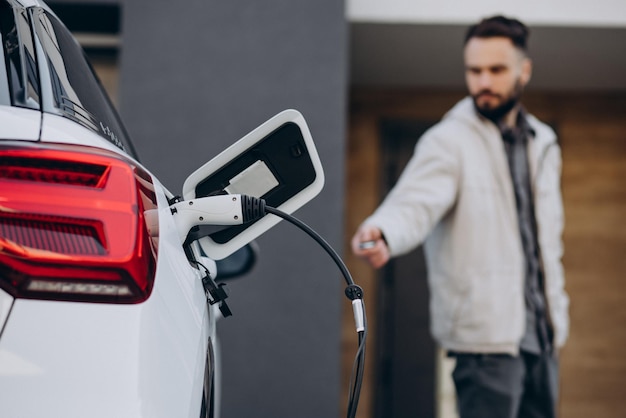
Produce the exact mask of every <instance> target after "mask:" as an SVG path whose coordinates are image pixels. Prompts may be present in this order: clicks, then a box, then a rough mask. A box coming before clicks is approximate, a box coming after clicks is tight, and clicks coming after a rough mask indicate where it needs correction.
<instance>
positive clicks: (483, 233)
mask: <svg viewBox="0 0 626 418" xmlns="http://www.w3.org/2000/svg"><path fill="white" fill-rule="evenodd" d="M527 37H528V29H527V28H526V26H524V24H522V23H521V22H519V21H517V20H514V19H508V18H505V17H502V16H496V17H492V18H488V19H484V20H483V21H481V22H480V23H478V24H477V25H474V26H472V27H470V28H469V30H468V32H467V35H466V39H465V47H464V61H465V78H466V83H467V87H468V90H469V94H470V97H467V98H465V99H463V100H461V101H460V102H459V103H457V104H456V105H455V106H454V107H453V108H452V109H451V110H450V111H449V112H448V113H447V114H446V115H445V116H444V118H443V119H442V120H441V121H440V122H439V123H438V124H437V125H435V126H434V127H433V128H431V129H430V130H429V131H427V132H426V133H425V134H424V136H423V137H422V138H421V139H420V141H419V142H418V145H417V147H416V150H415V153H414V155H413V157H412V158H411V161H410V162H409V163H408V164H407V167H406V168H405V170H404V172H403V173H402V175H401V177H400V179H399V180H398V183H397V184H396V185H395V187H394V188H393V189H392V191H391V192H390V193H389V195H388V196H387V197H386V199H385V200H384V202H383V203H382V204H381V206H380V207H379V208H378V209H377V210H376V211H375V212H374V214H373V215H371V216H370V217H369V218H367V219H366V220H365V221H364V222H363V224H362V225H361V226H360V227H359V229H358V231H357V232H356V233H355V235H354V237H353V239H352V249H353V251H354V253H355V254H356V255H358V256H360V257H363V258H364V259H366V260H367V261H368V262H369V263H370V264H371V265H372V266H373V267H375V268H379V267H381V266H383V265H384V264H385V263H387V261H388V260H389V258H390V257H394V256H397V255H401V254H404V253H407V252H409V251H410V250H412V249H414V248H415V247H416V246H418V245H419V244H421V243H422V242H424V243H425V245H424V248H425V255H426V261H427V265H428V272H429V273H428V275H429V277H428V280H429V288H430V297H431V303H430V309H431V331H432V333H433V336H434V337H435V339H436V340H437V342H438V343H439V344H440V345H441V346H442V347H443V348H444V349H445V350H447V352H448V353H449V355H451V356H455V357H456V366H455V369H454V372H453V379H454V383H455V387H456V391H457V399H458V407H459V412H460V416H461V418H472V417H480V418H486V417H497V418H508V417H511V418H513V417H516V418H517V417H524V418H526V417H531V418H532V417H554V416H556V402H557V394H558V367H557V360H556V354H557V350H558V349H559V348H560V347H561V346H562V345H563V344H564V342H565V340H566V337H567V333H568V326H569V319H568V313H567V310H568V304H569V301H568V297H567V295H566V293H565V291H564V278H563V268H562V264H561V255H562V242H561V234H562V230H563V209H562V202H561V194H560V168H561V155H560V149H559V146H558V144H557V141H556V136H555V134H554V132H553V131H552V129H550V128H549V127H548V126H547V125H545V124H543V123H541V122H540V121H538V120H537V119H536V118H534V117H533V116H531V115H529V114H527V113H526V111H525V110H524V108H523V107H522V106H521V104H520V98H521V95H522V91H523V89H524V87H525V86H526V84H527V83H528V82H529V81H530V77H531V70H532V66H531V61H530V59H529V58H528V56H527V46H526V42H527Z"/></svg>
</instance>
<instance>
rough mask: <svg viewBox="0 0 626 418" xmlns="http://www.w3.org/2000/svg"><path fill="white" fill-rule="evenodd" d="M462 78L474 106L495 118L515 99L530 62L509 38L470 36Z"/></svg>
mask: <svg viewBox="0 0 626 418" xmlns="http://www.w3.org/2000/svg"><path fill="white" fill-rule="evenodd" d="M464 58H465V82H466V83H467V88H468V89H469V93H470V95H471V96H472V97H473V99H474V103H475V105H476V108H477V109H478V111H479V112H480V113H482V114H483V115H485V116H487V117H490V118H492V119H498V118H500V117H502V116H504V115H505V114H507V113H508V112H509V111H510V110H511V109H512V108H513V107H514V106H515V105H516V104H517V102H518V101H519V98H520V96H521V94H522V90H523V89H524V86H525V85H526V84H527V83H528V81H529V80H530V75H531V63H530V60H529V59H528V58H527V57H525V56H524V54H523V53H522V52H521V51H520V50H519V49H518V48H516V47H515V46H514V45H513V42H511V40H510V39H509V38H504V37H493V38H471V39H470V40H469V41H468V42H467V44H466V45H465V51H464Z"/></svg>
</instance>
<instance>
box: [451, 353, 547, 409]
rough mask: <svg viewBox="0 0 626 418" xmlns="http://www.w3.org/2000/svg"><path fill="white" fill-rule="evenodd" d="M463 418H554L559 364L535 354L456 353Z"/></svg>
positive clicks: (459, 401) (456, 370)
mask: <svg viewBox="0 0 626 418" xmlns="http://www.w3.org/2000/svg"><path fill="white" fill-rule="evenodd" d="M455 357H456V367H455V369H454V372H453V373H452V378H453V379H454V384H455V386H456V393H457V401H458V408H459V415H460V417H461V418H555V417H556V405H557V400H558V362H557V359H556V358H555V357H554V356H553V355H552V354H550V353H545V354H542V355H535V354H529V353H524V352H522V353H520V355H519V356H515V357H513V356H510V355H506V354H464V353H459V354H455Z"/></svg>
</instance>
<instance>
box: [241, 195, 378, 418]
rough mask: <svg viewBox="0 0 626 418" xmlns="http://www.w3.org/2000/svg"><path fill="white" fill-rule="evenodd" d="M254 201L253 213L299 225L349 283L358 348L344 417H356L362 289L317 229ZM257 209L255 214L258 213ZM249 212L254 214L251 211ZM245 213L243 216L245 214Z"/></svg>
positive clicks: (363, 331) (360, 383)
mask: <svg viewBox="0 0 626 418" xmlns="http://www.w3.org/2000/svg"><path fill="white" fill-rule="evenodd" d="M251 199H253V200H258V202H255V204H254V205H251V208H252V207H254V209H253V210H252V211H253V212H257V211H259V212H261V213H270V214H272V215H276V216H278V217H280V218H282V219H284V220H286V221H288V222H290V223H292V224H293V225H295V226H297V227H298V228H300V229H301V230H302V231H304V232H305V233H306V234H308V235H309V236H310V237H311V238H313V239H314V240H315V241H316V242H317V243H318V244H320V245H321V246H322V248H324V250H325V251H326V252H327V253H328V254H329V255H330V257H331V258H332V259H333V261H334V262H335V264H337V266H338V267H339V270H340V271H341V273H342V275H343V277H344V279H345V280H346V283H347V284H348V286H347V287H346V289H345V294H346V297H347V298H348V299H350V300H351V301H352V309H353V313H354V319H355V323H356V330H357V334H358V349H357V352H356V356H355V359H354V364H353V366H352V373H351V376H350V386H349V389H348V393H349V399H348V409H347V415H346V416H347V417H348V418H354V417H355V416H356V411H357V407H358V405H359V396H360V394H361V387H362V386H363V376H364V370H365V343H366V340H367V317H366V315H365V304H364V303H363V289H361V287H359V286H358V285H357V284H355V283H354V280H352V276H351V275H350V272H349V271H348V268H347V267H346V265H345V263H344V262H343V260H342V259H341V257H339V255H338V254H337V252H336V251H335V250H334V249H333V248H332V247H331V246H330V244H328V243H327V242H326V240H324V238H322V237H321V236H320V235H319V234H318V233H317V232H315V231H314V230H313V229H312V228H311V227H309V226H308V225H307V224H305V223H304V222H302V221H300V220H299V219H298V218H295V217H293V216H291V215H289V214H288V213H285V212H282V211H280V210H278V209H276V208H273V207H271V206H267V205H266V204H265V201H264V200H263V199H256V198H251ZM259 212H257V214H258V213H259ZM250 215H253V214H252V213H250ZM244 216H245V215H244ZM251 217H254V216H251Z"/></svg>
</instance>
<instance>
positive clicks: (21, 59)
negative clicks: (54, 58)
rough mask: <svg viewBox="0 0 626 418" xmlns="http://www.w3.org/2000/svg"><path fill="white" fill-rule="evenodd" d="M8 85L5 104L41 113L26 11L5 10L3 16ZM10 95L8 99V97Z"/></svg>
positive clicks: (0, 16) (1, 25) (0, 21)
mask: <svg viewBox="0 0 626 418" xmlns="http://www.w3.org/2000/svg"><path fill="white" fill-rule="evenodd" d="M0 27H1V32H2V45H3V48H2V49H3V58H2V60H3V61H4V67H3V68H4V71H6V76H5V77H3V81H2V83H3V84H5V85H6V87H7V89H6V90H5V89H3V91H5V93H4V97H3V98H1V102H0V103H2V104H12V105H14V106H20V107H28V108H31V109H39V81H38V77H37V63H36V61H35V47H34V43H33V37H32V33H31V30H30V24H29V21H28V14H27V12H26V10H25V9H15V10H11V9H10V8H6V9H5V8H4V7H3V8H2V13H1V14H0ZM6 92H8V96H7V93H6Z"/></svg>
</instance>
